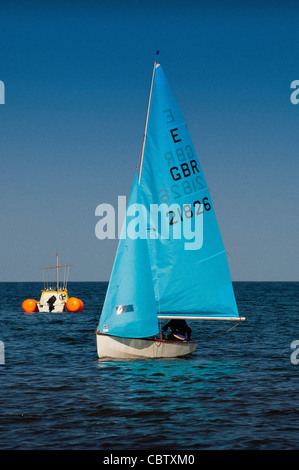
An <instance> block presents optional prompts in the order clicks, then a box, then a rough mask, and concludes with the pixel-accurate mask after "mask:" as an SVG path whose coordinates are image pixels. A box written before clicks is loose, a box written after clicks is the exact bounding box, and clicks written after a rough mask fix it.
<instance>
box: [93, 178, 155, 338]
mask: <svg viewBox="0 0 299 470" xmlns="http://www.w3.org/2000/svg"><path fill="white" fill-rule="evenodd" d="M138 193H139V185H138V177H137V173H136V176H135V180H134V183H133V187H132V190H131V195H130V199H129V203H128V209H131V210H132V207H133V208H134V205H135V204H136V203H137V201H138V199H139V197H138ZM127 212H128V210H127ZM132 212H133V211H132ZM130 222H131V220H130V217H129V216H128V214H127V216H126V219H125V222H124V226H123V233H122V235H121V239H120V241H119V244H118V249H117V253H116V257H115V261H114V265H113V269H112V273H111V277H110V282H109V286H108V290H107V293H106V298H105V302H104V306H103V310H102V313H101V317H100V322H99V331H100V333H106V334H109V335H114V336H121V337H125V338H144V337H149V336H154V335H156V334H157V333H159V326H158V317H157V310H156V301H155V293H154V287H153V282H152V276H151V267H150V261H149V254H148V248H147V241H146V239H142V238H136V239H132V238H130V237H125V234H126V233H127V230H128V225H129V223H130Z"/></svg>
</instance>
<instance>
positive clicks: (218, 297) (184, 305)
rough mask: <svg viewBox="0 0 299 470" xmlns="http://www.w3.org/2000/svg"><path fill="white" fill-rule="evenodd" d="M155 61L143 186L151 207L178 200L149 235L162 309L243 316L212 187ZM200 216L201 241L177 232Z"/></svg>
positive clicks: (182, 313) (181, 313)
mask: <svg viewBox="0 0 299 470" xmlns="http://www.w3.org/2000/svg"><path fill="white" fill-rule="evenodd" d="M155 67H156V69H155V75H154V81H153V86H152V91H151V101H150V108H149V115H148V122H147V133H146V141H145V147H144V155H143V158H142V161H141V167H140V175H139V179H140V189H141V195H142V198H143V202H144V204H145V205H146V206H147V209H148V210H149V211H150V207H151V204H158V205H161V204H163V203H165V204H167V206H171V205H172V204H175V206H174V207H173V210H169V211H168V214H167V215H168V217H167V218H166V217H163V215H162V223H161V225H160V226H157V224H155V223H153V221H152V225H151V228H152V232H151V233H153V234H158V235H157V237H156V238H155V239H149V240H148V245H149V251H150V254H151V256H150V259H151V266H152V276H153V280H154V286H155V295H156V300H157V309H158V314H159V316H163V315H168V316H172V317H176V316H181V317H182V316H185V315H186V316H189V315H192V316H194V317H196V316H201V317H202V316H205V317H238V309H237V305H236V301H235V296H234V291H233V287H232V282H231V277H230V273H229V268H228V263H227V258H226V253H225V249H224V246H223V242H222V239H221V235H220V231H219V228H218V224H217V220H216V216H215V212H214V209H213V205H212V201H211V197H210V193H209V190H208V187H207V184H206V181H205V178H204V176H203V173H202V170H201V167H200V165H199V162H198V159H197V156H196V152H195V150H194V147H193V144H192V141H191V138H190V135H189V131H188V129H187V125H186V122H185V120H184V118H183V115H182V113H181V111H180V109H179V106H178V104H177V102H176V100H175V98H174V95H173V93H172V91H171V88H170V86H169V84H168V81H167V79H166V77H165V75H164V72H163V70H162V67H161V65H159V64H156V65H155ZM200 217H201V222H200V223H199V224H198V225H197V228H199V229H200V230H201V229H202V228H203V232H201V236H202V239H199V240H197V246H196V243H195V241H196V240H195V241H194V243H195V245H194V246H192V243H191V242H190V241H188V240H186V239H185V238H184V237H182V238H181V239H175V238H174V236H173V233H172V231H173V230H175V229H178V228H179V226H182V225H183V222H184V221H185V222H189V223H193V225H194V227H195V223H196V222H198V221H199V220H200V219H196V218H200ZM187 219H189V220H187ZM163 224H164V226H165V224H168V225H169V228H170V229H171V231H170V237H169V239H165V238H163V237H162V235H161V233H162V227H163ZM198 238H200V234H198ZM198 247H199V248H198Z"/></svg>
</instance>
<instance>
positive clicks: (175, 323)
mask: <svg viewBox="0 0 299 470" xmlns="http://www.w3.org/2000/svg"><path fill="white" fill-rule="evenodd" d="M168 328H170V329H171V333H170V334H168V335H163V339H167V340H172V341H177V340H181V341H185V340H188V341H189V340H190V339H191V333H192V330H191V328H190V327H189V326H188V325H187V323H186V322H185V320H170V321H169V322H168V323H166V325H164V326H163V328H162V330H163V331H167V330H168Z"/></svg>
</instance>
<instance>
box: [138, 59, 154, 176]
mask: <svg viewBox="0 0 299 470" xmlns="http://www.w3.org/2000/svg"><path fill="white" fill-rule="evenodd" d="M156 68H157V60H155V62H154V67H153V74H152V81H151V88H150V94H149V100H148V106H147V112H146V119H145V129H144V134H143V141H142V149H141V156H140V159H139V162H140V163H139V162H138V163H139V174H138V182H139V185H140V180H141V172H142V165H143V157H144V149H145V141H146V134H147V125H148V118H149V111H150V106H151V99H152V91H153V84H154V77H155V71H156ZM137 166H138V165H137Z"/></svg>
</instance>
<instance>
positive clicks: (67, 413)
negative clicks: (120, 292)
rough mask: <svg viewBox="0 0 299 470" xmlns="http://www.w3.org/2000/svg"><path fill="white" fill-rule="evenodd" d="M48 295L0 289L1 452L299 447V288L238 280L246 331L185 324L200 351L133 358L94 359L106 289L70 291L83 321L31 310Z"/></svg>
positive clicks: (36, 288) (21, 286)
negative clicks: (26, 307) (26, 304)
mask: <svg viewBox="0 0 299 470" xmlns="http://www.w3.org/2000/svg"><path fill="white" fill-rule="evenodd" d="M41 288H42V284H40V283H1V284H0V299H1V302H0V341H1V345H2V346H3V347H2V349H1V351H2V352H1V351H0V352H1V354H2V362H1V361H0V377H1V394H0V449H1V450H4V449H7V450H20V449H23V450H29V449H30V450H41V449H42V450H60V449H61V450H106V451H111V452H113V450H130V449H132V450H134V449H135V450H143V449H145V450H155V449H164V451H167V452H168V453H169V452H171V451H178V450H180V449H189V450H232V449H236V450H239V449H243V450H253V449H256V450H292V449H293V450H294V449H298V448H299V394H298V378H299V364H297V362H298V360H296V359H297V356H296V350H294V347H295V346H296V343H294V341H295V342H296V341H299V328H298V326H299V325H298V324H299V297H298V293H299V283H274V282H273V283H270V282H269V283H268V282H240V283H238V282H237V283H234V290H235V294H236V299H237V303H238V307H239V312H240V314H241V315H242V316H245V317H246V322H242V323H241V324H240V325H239V326H237V327H235V328H233V329H231V330H230V331H227V330H228V329H230V328H231V327H232V326H234V323H231V322H212V321H211V322H189V325H190V326H191V328H192V337H193V339H198V340H199V346H198V349H197V351H196V352H195V353H194V354H192V355H190V356H186V357H183V358H178V359H171V360H169V359H163V360H130V361H129V360H128V361H107V360H106V361H103V360H99V359H98V358H97V353H96V343H95V335H94V331H95V329H96V326H97V323H98V320H99V316H100V312H101V308H102V305H103V302H104V297H105V292H106V288H107V283H100V282H94V283H69V294H70V295H71V296H74V297H78V298H80V299H82V300H83V302H84V311H83V312H81V313H70V312H68V313H67V312H66V313H62V314H52V313H51V314H50V313H49V314H40V313H34V314H26V313H24V312H23V311H22V308H21V304H22V302H23V300H25V299H27V298H35V299H37V300H38V299H39V296H40V290H41ZM298 344H299V343H298ZM292 345H293V346H292ZM294 345H295V346H294ZM298 358H299V354H298Z"/></svg>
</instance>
